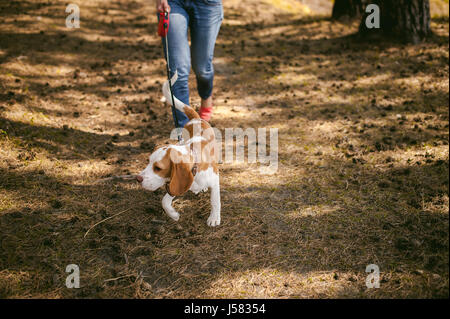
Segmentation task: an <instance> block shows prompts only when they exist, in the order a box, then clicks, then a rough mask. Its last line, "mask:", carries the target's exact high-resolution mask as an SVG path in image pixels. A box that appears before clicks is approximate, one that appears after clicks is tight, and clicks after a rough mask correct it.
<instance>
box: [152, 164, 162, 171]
mask: <svg viewBox="0 0 450 319" xmlns="http://www.w3.org/2000/svg"><path fill="white" fill-rule="evenodd" d="M153 170H154V171H155V172H159V171H160V170H161V167H158V166H156V165H155V166H154V167H153Z"/></svg>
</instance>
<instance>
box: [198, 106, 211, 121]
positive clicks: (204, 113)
mask: <svg viewBox="0 0 450 319" xmlns="http://www.w3.org/2000/svg"><path fill="white" fill-rule="evenodd" d="M212 112H213V108H212V106H211V107H200V110H199V111H198V115H200V118H201V119H203V120H205V121H209V120H210V119H211V115H212Z"/></svg>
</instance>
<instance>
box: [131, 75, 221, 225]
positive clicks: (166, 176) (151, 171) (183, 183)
mask: <svg viewBox="0 0 450 319" xmlns="http://www.w3.org/2000/svg"><path fill="white" fill-rule="evenodd" d="M177 77H178V74H177V72H175V75H174V76H173V77H172V79H171V83H172V85H173V84H174V83H175V81H176V80H177ZM163 94H164V97H165V98H166V101H168V102H169V103H172V98H171V95H170V89H169V82H168V81H166V82H165V83H164V84H163ZM174 102H175V107H176V108H177V109H178V110H180V111H182V112H184V113H185V114H186V116H187V117H188V118H189V122H188V123H187V124H186V125H185V126H184V128H183V135H184V136H186V137H187V138H185V142H181V143H177V144H174V145H164V146H158V147H156V149H155V150H154V151H153V153H152V154H151V155H150V162H149V164H148V166H147V167H146V168H145V169H144V170H143V171H142V172H141V173H140V174H139V175H137V177H136V179H137V180H138V182H140V183H141V185H142V187H143V188H145V189H147V190H149V191H155V190H157V189H158V188H160V187H162V186H164V185H165V187H166V191H167V194H166V195H164V197H163V199H162V207H163V209H164V211H165V212H166V213H167V215H169V216H170V217H171V218H172V219H174V220H175V221H178V220H179V218H180V214H179V213H178V212H177V211H175V209H174V208H173V207H172V201H173V199H174V198H175V196H180V195H183V194H184V193H186V192H187V191H188V190H190V191H192V192H194V193H195V194H198V193H199V192H200V191H206V190H208V189H210V190H211V213H210V215H209V218H208V220H207V224H208V226H212V227H214V226H218V225H219V224H220V184H219V170H218V166H217V158H216V156H217V155H216V154H218V152H217V151H216V147H217V146H216V139H215V135H214V130H213V129H212V127H211V126H210V125H209V123H208V122H206V121H204V120H202V119H200V116H199V115H198V113H197V112H196V111H195V110H194V109H193V108H191V107H190V106H188V105H186V104H184V103H183V102H181V101H180V100H178V99H177V98H176V97H174Z"/></svg>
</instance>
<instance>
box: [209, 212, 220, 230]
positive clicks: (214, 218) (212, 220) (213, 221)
mask: <svg viewBox="0 0 450 319" xmlns="http://www.w3.org/2000/svg"><path fill="white" fill-rule="evenodd" d="M206 223H207V224H208V226H211V227H215V226H219V225H220V215H217V214H211V215H209V218H208V220H207V221H206Z"/></svg>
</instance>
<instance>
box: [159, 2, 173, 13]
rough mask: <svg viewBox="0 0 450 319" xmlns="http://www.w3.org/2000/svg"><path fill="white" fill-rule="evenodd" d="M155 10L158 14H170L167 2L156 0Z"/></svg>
mask: <svg viewBox="0 0 450 319" xmlns="http://www.w3.org/2000/svg"><path fill="white" fill-rule="evenodd" d="M156 10H157V11H158V12H170V6H169V4H168V3H167V0H156Z"/></svg>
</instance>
